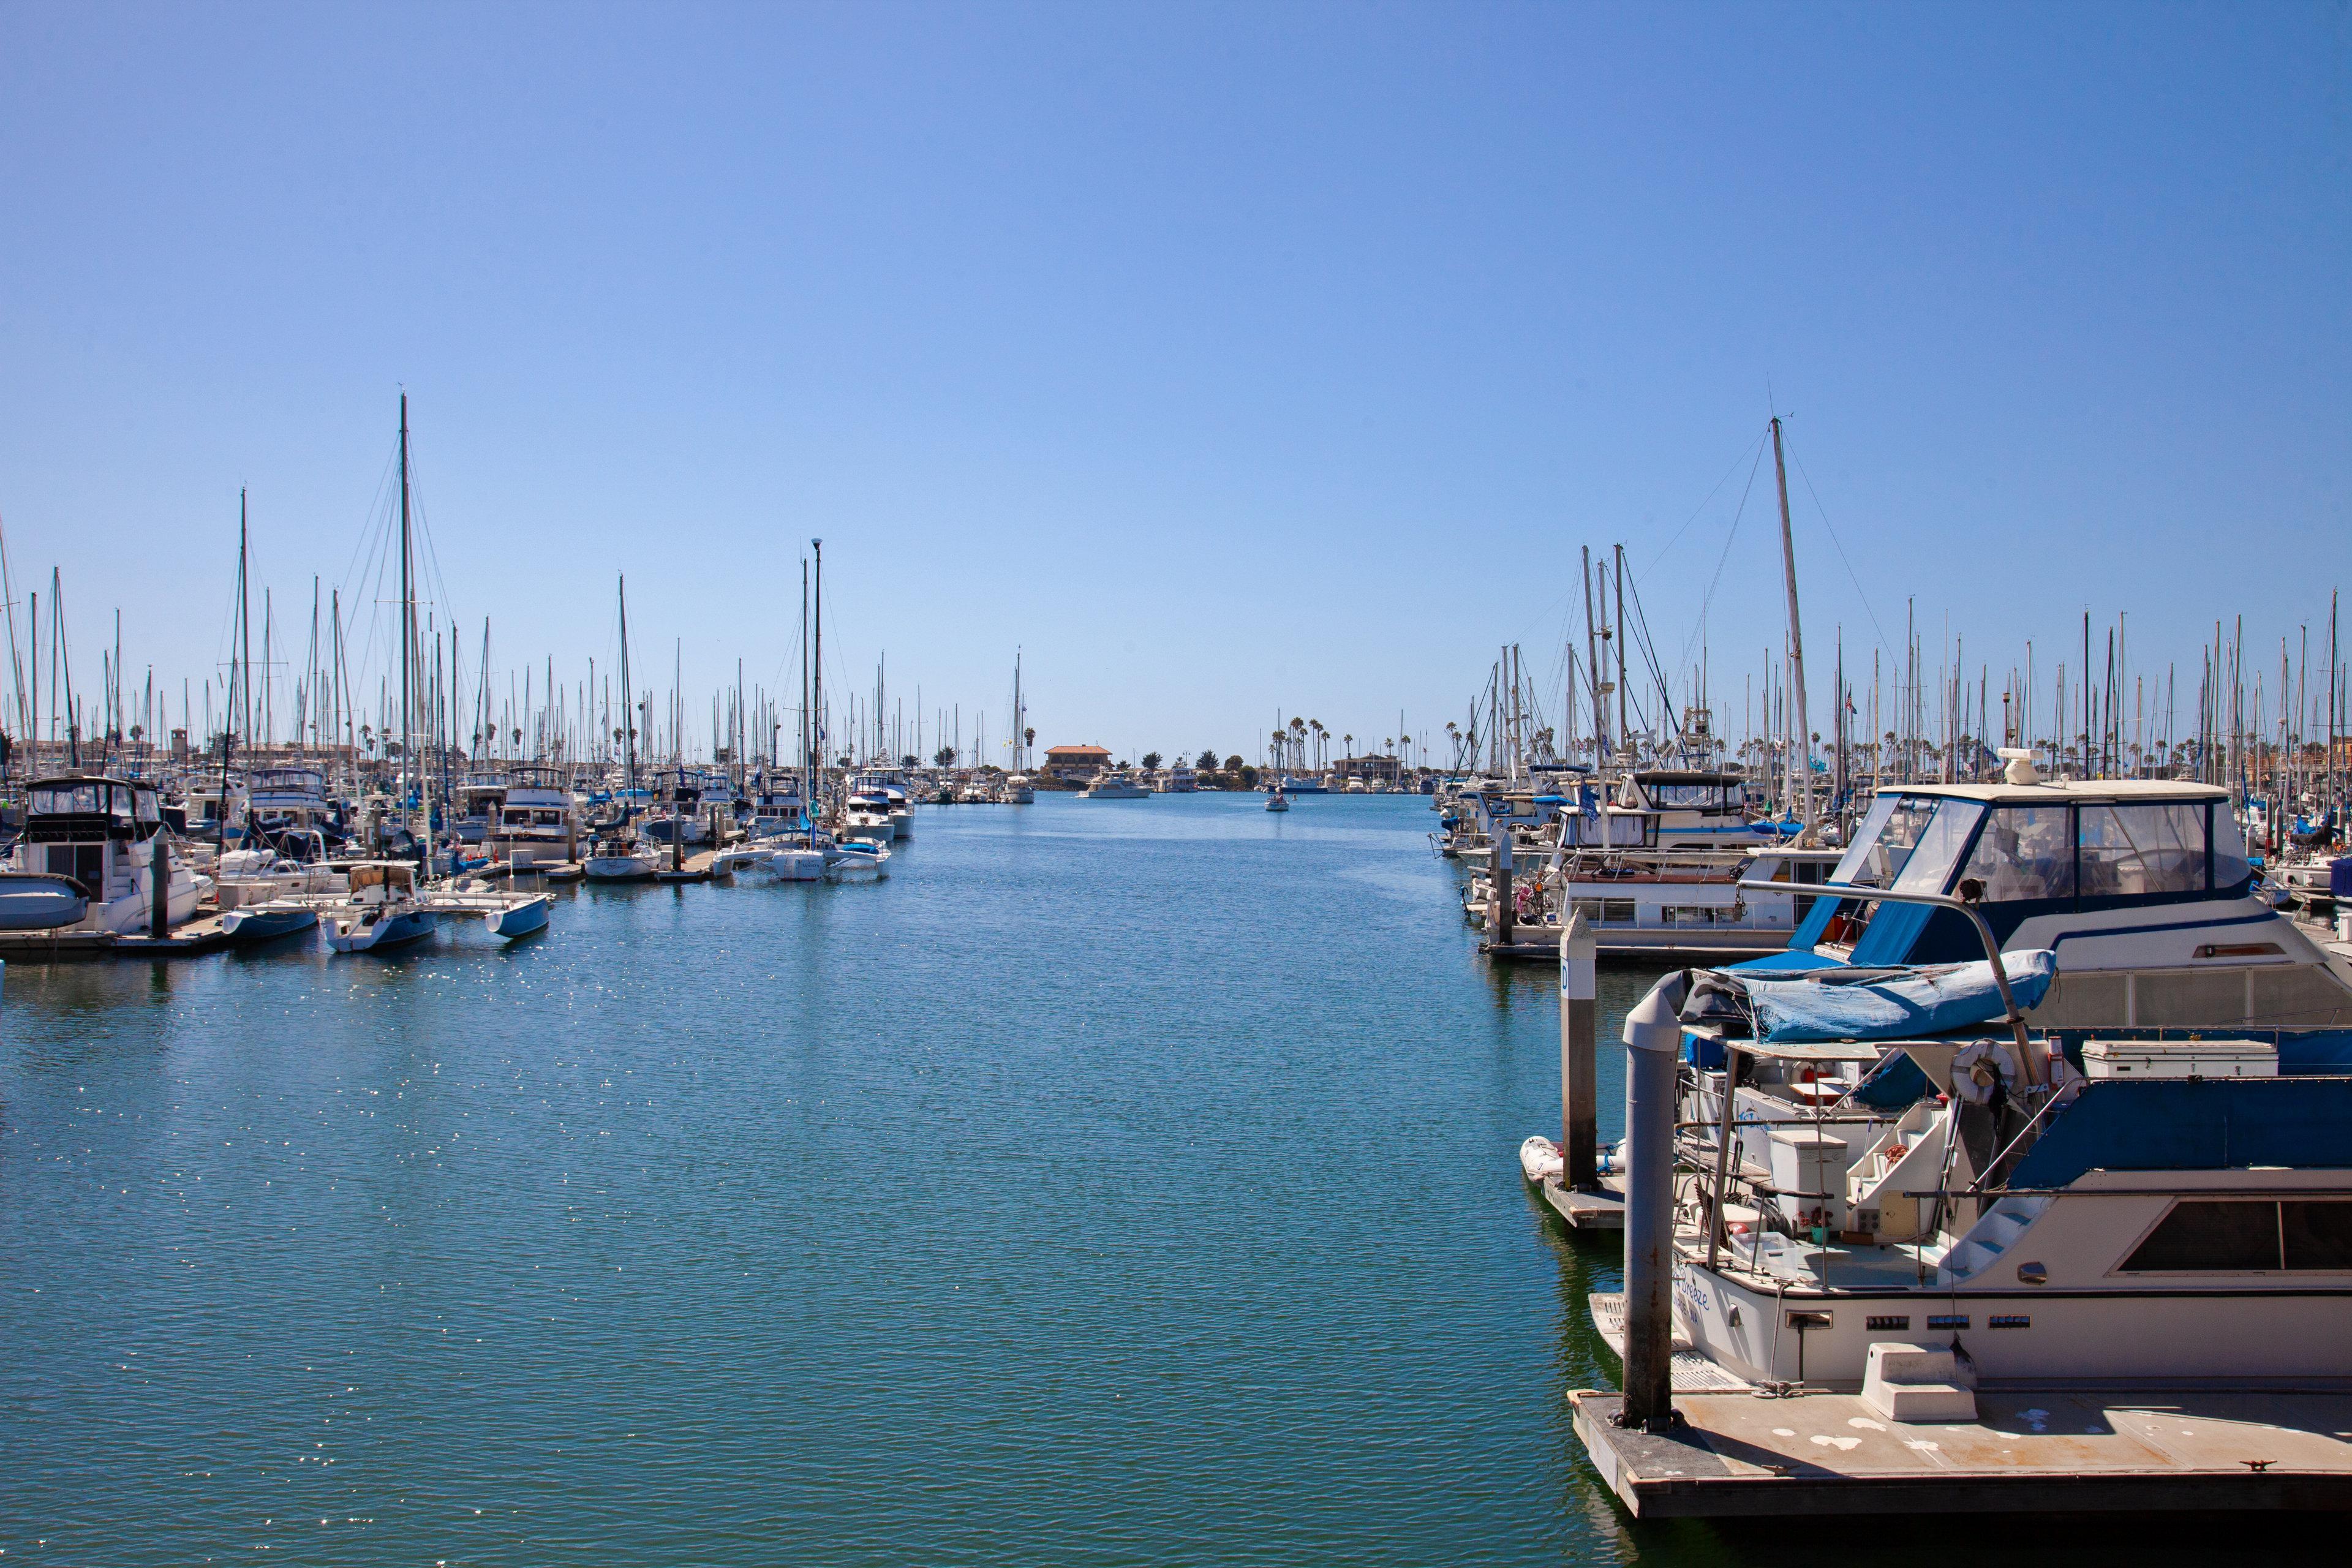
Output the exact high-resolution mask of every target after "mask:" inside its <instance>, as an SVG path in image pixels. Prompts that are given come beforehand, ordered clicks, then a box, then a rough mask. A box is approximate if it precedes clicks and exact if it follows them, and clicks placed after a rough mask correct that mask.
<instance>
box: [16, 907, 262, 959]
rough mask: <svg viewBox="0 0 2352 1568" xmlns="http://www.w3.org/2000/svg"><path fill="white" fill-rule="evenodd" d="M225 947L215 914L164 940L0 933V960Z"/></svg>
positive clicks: (184, 953) (173, 954)
mask: <svg viewBox="0 0 2352 1568" xmlns="http://www.w3.org/2000/svg"><path fill="white" fill-rule="evenodd" d="M228 944H229V939H228V933H227V932H226V931H223V930H221V923H220V916H219V915H218V914H204V915H197V916H195V917H194V919H191V920H184V921H181V922H180V923H179V924H178V925H176V926H174V927H173V928H172V934H171V935H170V936H167V937H162V938H157V937H152V936H148V935H146V934H144V933H143V932H142V933H136V934H134V933H131V932H123V931H0V960H13V961H15V962H16V963H46V962H47V961H48V960H50V959H57V958H194V957H197V956H199V955H201V954H204V953H207V952H219V951H220V950H221V949H222V948H224V947H226V946H227V945H228Z"/></svg>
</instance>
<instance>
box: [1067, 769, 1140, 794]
mask: <svg viewBox="0 0 2352 1568" xmlns="http://www.w3.org/2000/svg"><path fill="white" fill-rule="evenodd" d="M1078 798H1079V799H1080V800H1149V799H1150V791H1148V790H1146V789H1144V788H1143V787H1142V786H1141V785H1139V784H1137V783H1136V782H1135V779H1134V777H1133V775H1131V774H1130V773H1128V772H1127V770H1126V769H1124V768H1111V769H1108V770H1107V771H1106V772H1103V773H1097V774H1096V775H1095V777H1094V781H1093V782H1092V783H1090V784H1087V787H1086V788H1084V789H1082V790H1080V791H1079V792H1078Z"/></svg>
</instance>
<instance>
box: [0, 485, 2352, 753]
mask: <svg viewBox="0 0 2352 1568" xmlns="http://www.w3.org/2000/svg"><path fill="white" fill-rule="evenodd" d="M0 609H5V611H6V613H7V616H8V669H9V673H10V674H11V676H12V677H14V679H15V681H16V732H17V733H18V734H20V735H22V736H24V737H25V740H26V742H27V743H30V742H31V741H32V739H33V710H32V708H31V706H30V705H29V704H28V703H27V702H26V694H25V661H24V659H23V658H22V657H21V656H20V655H19V654H18V652H17V648H16V589H15V588H14V587H13V586H12V585H11V584H9V581H8V533H7V531H6V530H5V528H0ZM38 668H39V667H38V666H36V667H35V673H36V674H37V673H38ZM2328 668H2330V669H2331V670H2332V669H2333V668H2335V667H2334V666H2333V665H2332V664H2331V665H2330V666H2329V667H2328ZM28 754H29V753H28Z"/></svg>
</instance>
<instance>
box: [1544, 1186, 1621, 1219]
mask: <svg viewBox="0 0 2352 1568" xmlns="http://www.w3.org/2000/svg"><path fill="white" fill-rule="evenodd" d="M1538 1191H1540V1192H1541V1193H1542V1194H1543V1201H1544V1202H1545V1203H1546V1204H1547V1205H1549V1206H1550V1208H1551V1212H1552V1213H1554V1214H1556V1215H1559V1217H1560V1221H1561V1223H1562V1224H1564V1225H1566V1226H1568V1227H1569V1228H1570V1230H1612V1231H1615V1230H1623V1229H1624V1228H1625V1199H1624V1196H1623V1195H1622V1194H1618V1193H1612V1192H1593V1191H1590V1190H1588V1189H1585V1188H1580V1187H1570V1186H1565V1185H1563V1184H1560V1183H1559V1182H1558V1181H1554V1180H1551V1179H1549V1178H1547V1179H1546V1180H1545V1181H1544V1182H1543V1184H1541V1186H1540V1187H1539V1188H1538Z"/></svg>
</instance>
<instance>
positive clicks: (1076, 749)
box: [1045, 746, 1110, 779]
mask: <svg viewBox="0 0 2352 1568" xmlns="http://www.w3.org/2000/svg"><path fill="white" fill-rule="evenodd" d="M1108 766H1110V752H1108V751H1105V750H1104V749H1103V748H1102V747H1100V746H1048V747H1046V748H1045V771H1046V772H1047V773H1051V774H1053V775H1054V776H1055V778H1057V779H1090V778H1092V777H1094V776H1095V775H1096V774H1097V773H1100V772H1102V771H1103V770H1104V769H1105V768H1107V767H1108Z"/></svg>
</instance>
